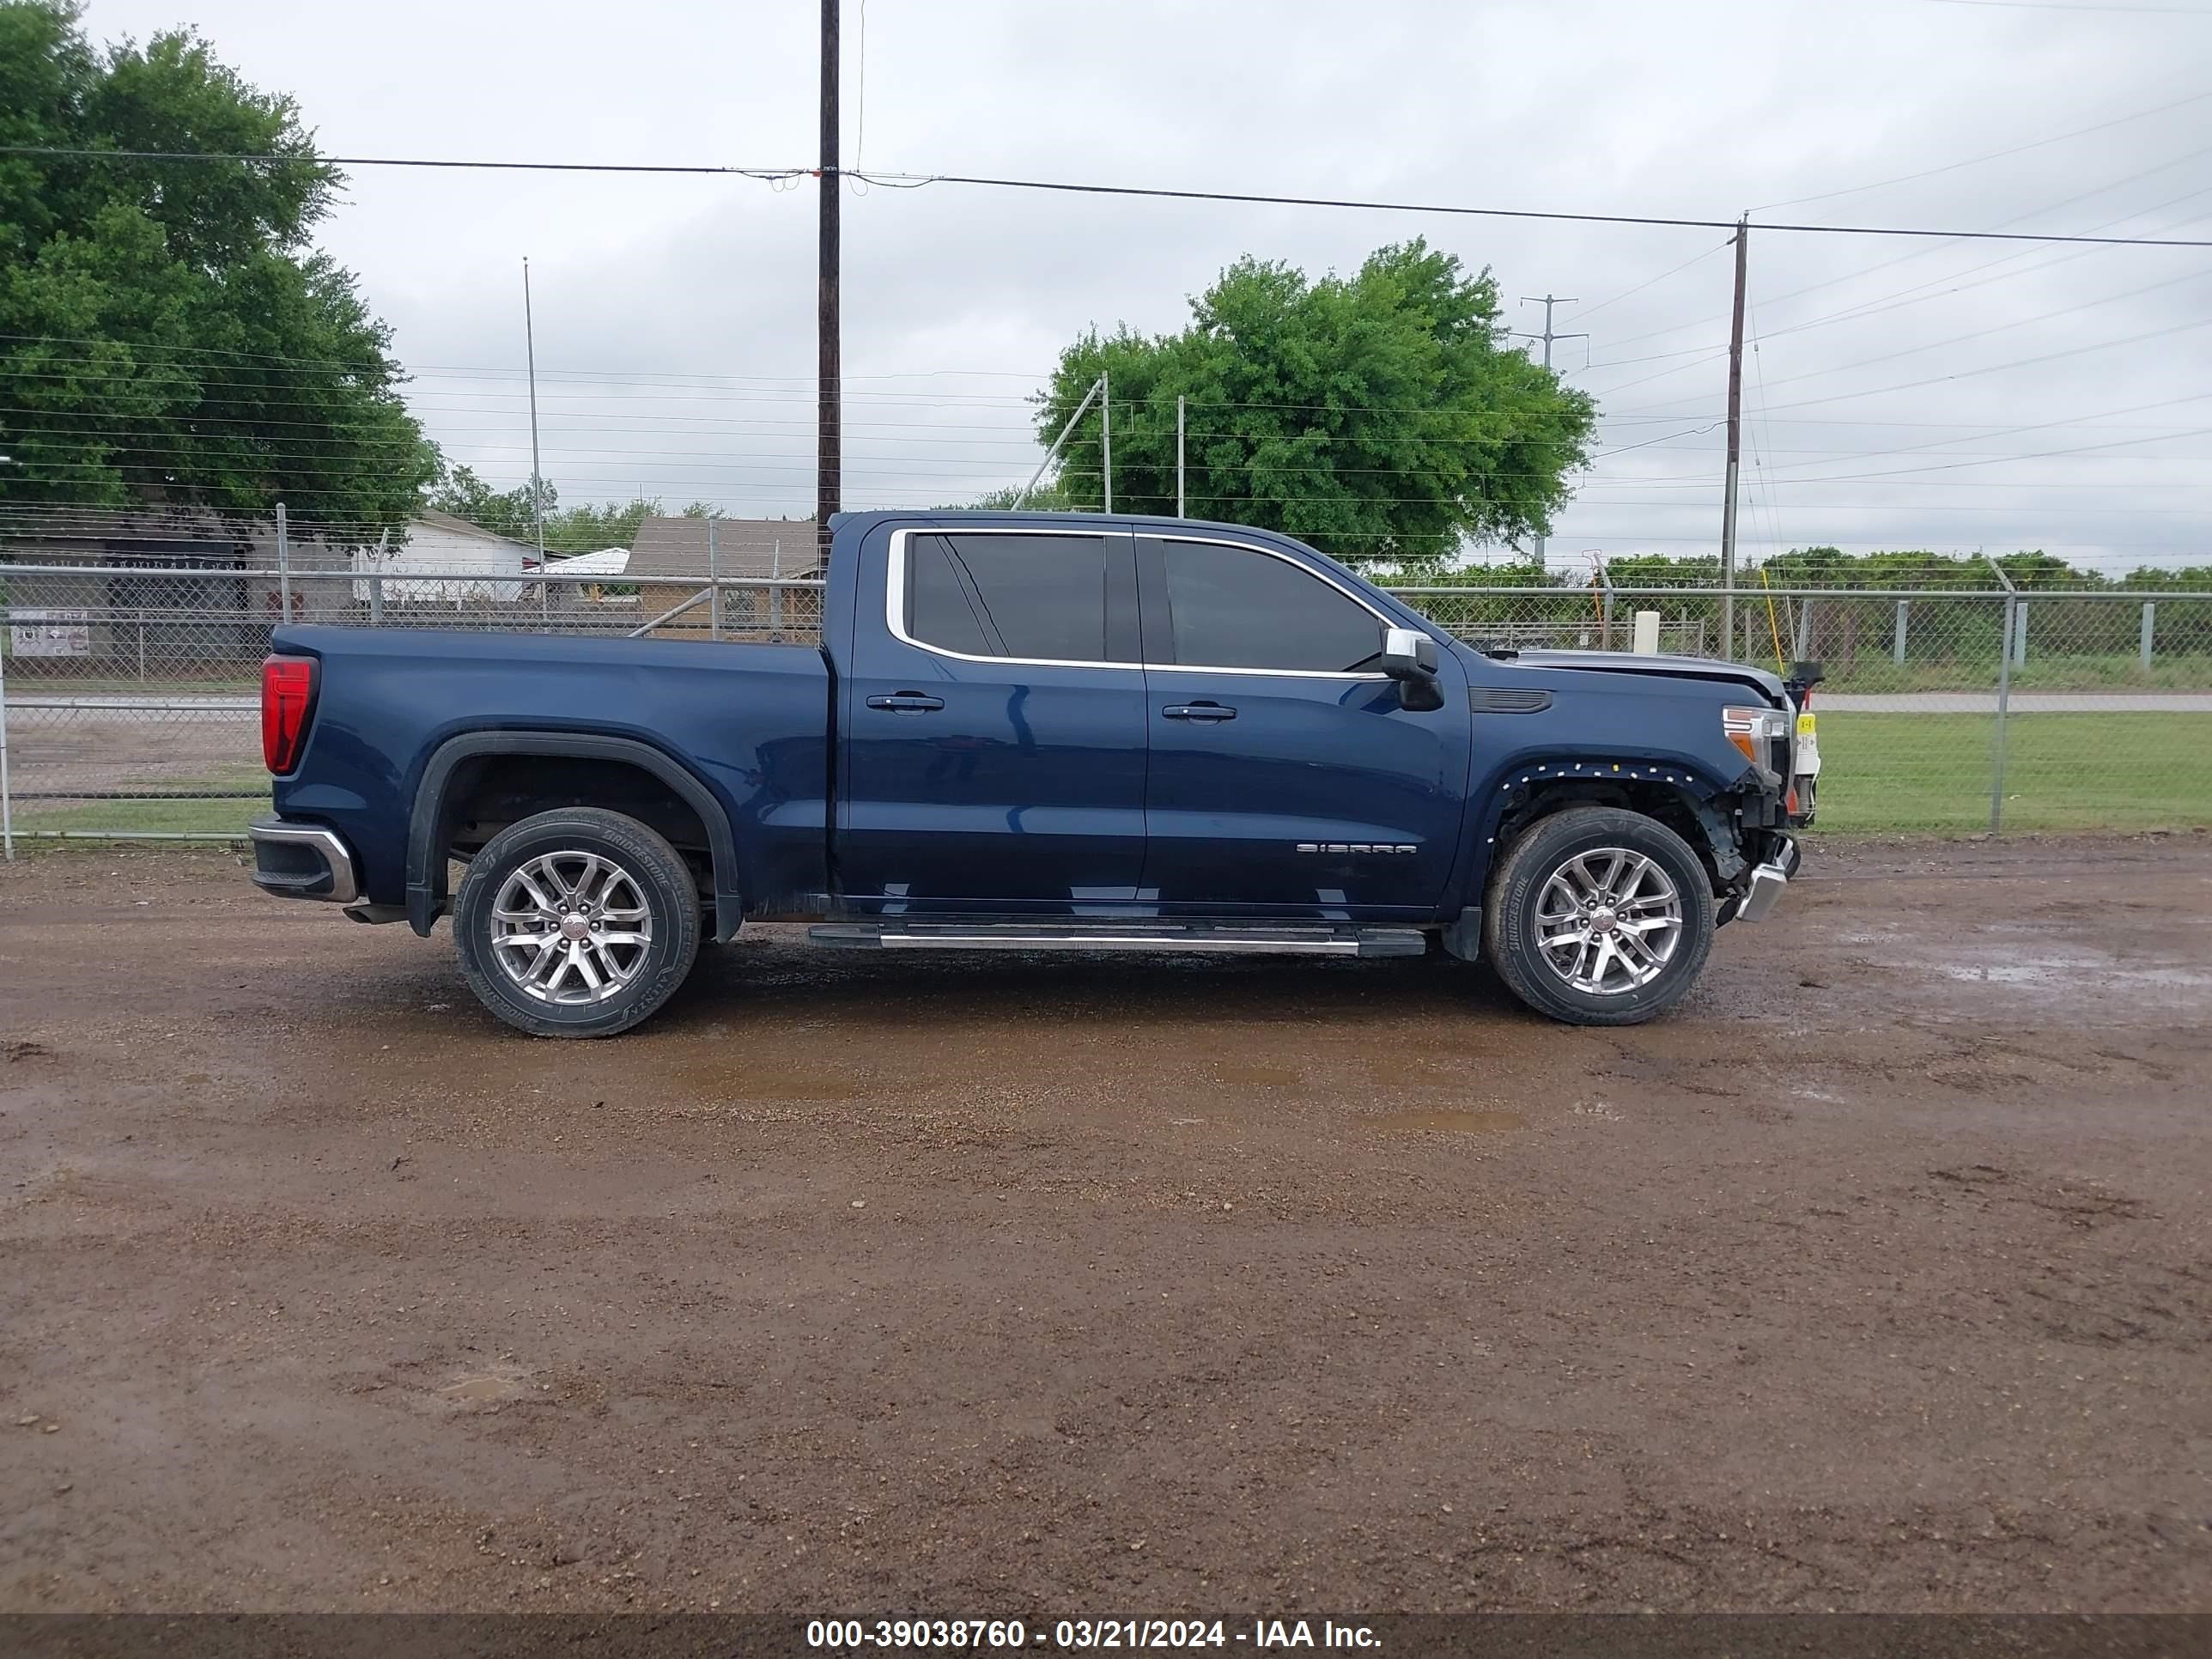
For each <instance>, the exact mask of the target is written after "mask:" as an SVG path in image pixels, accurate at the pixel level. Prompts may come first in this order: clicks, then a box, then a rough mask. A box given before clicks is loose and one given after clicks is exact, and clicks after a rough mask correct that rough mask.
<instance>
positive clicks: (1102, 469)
mask: <svg viewBox="0 0 2212 1659" xmlns="http://www.w3.org/2000/svg"><path fill="white" fill-rule="evenodd" d="M1098 477H1099V487H1100V489H1101V492H1102V493H1103V495H1104V498H1105V502H1106V505H1105V507H1103V511H1105V512H1108V513H1111V512H1112V511H1113V510H1114V386H1113V382H1111V381H1110V380H1108V379H1107V378H1106V371H1105V370H1104V369H1101V370H1099V371H1098Z"/></svg>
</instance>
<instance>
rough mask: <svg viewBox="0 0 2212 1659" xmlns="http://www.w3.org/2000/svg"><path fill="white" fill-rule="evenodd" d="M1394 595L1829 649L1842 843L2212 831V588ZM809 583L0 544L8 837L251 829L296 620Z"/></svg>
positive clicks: (1466, 619)
mask: <svg viewBox="0 0 2212 1659" xmlns="http://www.w3.org/2000/svg"><path fill="white" fill-rule="evenodd" d="M1479 575H1480V573H1468V572H1460V573H1449V574H1444V573H1440V574H1426V573H1424V574H1423V575H1422V576H1421V577H1420V578H1419V580H1410V581H1407V582H1406V583H1405V584H1404V585H1402V586H1395V587H1394V588H1393V591H1394V592H1398V593H1400V594H1401V596H1402V597H1403V598H1404V599H1406V600H1407V603H1409V604H1411V605H1413V606H1414V607H1415V608H1416V609H1418V610H1419V611H1422V612H1423V613H1424V614H1425V615H1427V616H1429V617H1431V618H1433V619H1434V620H1435V621H1436V622H1437V623H1439V624H1440V625H1442V626H1443V628H1445V629H1448V630H1449V631H1450V632H1451V633H1453V634H1455V635H1458V636H1459V637H1461V638H1462V639H1466V640H1468V641H1473V642H1475V643H1478V644H1480V645H1482V646H1484V647H1488V648H1490V649H1492V650H1507V649H1510V650H1520V651H1534V650H1544V649H1568V650H1589V651H1600V652H1604V651H1628V650H1632V649H1635V648H1638V647H1639V646H1640V647H1641V648H1644V649H1655V650H1657V651H1659V652H1662V653H1667V654H1670V655H1681V656H1718V657H1727V658H1731V659H1735V660H1739V661H1743V662H1749V663H1756V664H1759V665H1762V666H1765V667H1769V668H1777V667H1779V666H1781V665H1786V664H1788V663H1790V662H1793V661H1796V660H1800V659H1817V660H1819V661H1820V663H1821V664H1822V665H1823V666H1824V670H1825V672H1826V680H1825V682H1824V684H1822V685H1821V686H1820V690H1819V691H1818V692H1817V694H1816V695H1815V697H1814V711H1815V713H1816V714H1817V717H1818V720H1819V731H1820V750H1821V755H1822V758H1823V770H1822V775H1821V779H1820V792H1819V818H1818V825H1819V828H1820V829H1824V830H1833V831H1841V832H1853V831H1856V832H1893V831H1894V832H1926V831H1936V832H1950V833H1960V832H1981V831H1990V830H2003V831H2023V832H2024V831H2045V830H2048V831H2065V830H2139V829H2172V828H2193V827H2198V826H2203V825H2207V824H2212V593H2207V592H2188V591H2180V592H2155V591H2139V590H2133V589H2130V590H2124V591H2108V592H2066V591H2045V590H2032V589H2027V588H2021V587H2015V586H2012V585H2011V584H2010V583H2008V581H2007V580H2006V579H2005V578H2004V576H2003V574H2002V572H2001V571H1998V570H1996V568H1991V570H1990V580H1989V582H1988V584H1987V586H1986V587H1984V588H1978V589H1962V588H1959V587H1955V586H1950V587H1929V588H1927V589H1924V590H1923V589H1912V588H1903V587H1899V588H1885V589H1880V590H1875V589H1863V588H1862V589H1852V588H1842V587H1838V588H1814V587H1803V586H1799V587H1792V588H1788V589H1779V588H1778V589H1771V590H1769V589H1765V588H1761V587H1758V586H1747V587H1739V588H1738V589H1736V590H1735V591H1734V592H1727V591H1723V590H1721V589H1718V588H1714V587H1710V586H1707V587H1690V586H1643V587H1625V586H1623V587H1616V586H1612V585H1610V584H1609V583H1608V582H1607V580H1605V578H1604V575H1603V573H1602V572H1601V573H1598V574H1595V575H1594V576H1593V577H1591V578H1590V579H1589V580H1588V581H1587V582H1586V583H1577V584H1575V585H1560V586H1483V585H1478V579H1479ZM822 587H823V583H822V581H821V580H819V579H817V578H815V577H812V576H802V577H782V578H762V577H756V576H751V575H745V576H736V577H732V576H720V575H717V576H713V577H707V578H684V577H670V576H666V575H661V576H656V577H654V578H653V579H652V580H637V581H626V580H621V579H614V580H610V579H609V578H607V577H606V576H605V575H600V574H573V573H570V574H564V573H563V572H562V569H561V568H560V566H559V564H558V563H557V562H556V563H554V564H553V565H552V567H551V568H550V569H549V570H546V571H543V572H541V571H538V570H536V569H534V568H522V569H515V568H501V569H496V570H487V569H482V568H477V569H461V568H448V569H416V568H408V569H406V570H405V571H404V574H392V571H391V569H390V568H389V567H388V566H387V565H381V564H380V563H379V562H377V561H376V560H375V559H374V557H371V556H367V553H366V550H363V549H361V548H358V547H356V548H353V549H350V550H349V549H347V548H346V547H344V546H343V545H341V544H334V543H333V542H331V541H330V540H328V539H325V538H317V537H314V536H312V535H308V536H293V535H288V534H284V533H282V532H280V533H279V535H278V536H277V537H276V538H274V539H273V540H272V541H271V543H270V545H268V546H266V547H265V548H264V547H263V546H262V545H260V544H258V543H255V542H253V541H252V540H251V539H250V538H249V539H247V540H246V541H244V542H241V543H240V544H235V545H232V546H229V547H228V548H227V549H226V550H222V551H220V552H218V553H210V551H209V550H208V545H207V544H206V543H205V542H204V540H203V541H191V542H187V541H185V540H182V539H179V540H173V541H172V542H170V543H168V544H153V543H151V542H150V541H142V542H139V543H134V544H129V545H127V546H125V548H123V549H121V550H118V548H117V546H116V545H115V544H114V539H113V538H112V537H110V538H104V539H99V540H96V541H94V542H92V543H89V544H77V543H70V544H56V543H55V542H54V540H53V539H52V538H46V539H45V540H43V541H40V542H38V543H33V544H27V543H25V542H23V541H21V539H17V540H14V541H8V542H4V543H0V828H4V829H5V831H6V832H7V834H8V835H9V836H10V838H11V840H13V839H29V840H38V839H42V838H52V837H70V836H82V837H184V836H195V837H197V836H207V837H220V836H233V835H236V834H237V833H238V832H239V831H240V829H241V828H242V826H243V825H244V823H246V819H247V818H248V817H251V816H252V814H253V813H254V812H256V811H260V810H263V807H262V803H264V802H265V801H266V800H267V799H268V787H267V781H266V779H265V777H264V775H263V773H262V770H261V767H260V760H259V742H258V710H259V702H258V692H259V684H258V678H259V668H260V662H261V659H262V657H263V656H264V653H266V652H267V650H268V647H269V639H270V630H271V629H273V628H274V627H275V626H276V625H277V624H278V623H280V622H281V621H282V620H283V619H284V618H286V617H289V618H291V619H292V620H293V621H295V622H313V623H342V624H346V625H351V626H357V627H367V628H439V629H461V630H477V631H496V632H508V633H513V632H520V633H557V634H565V635H599V636H603V637H607V638H624V637H637V636H644V635H651V636H655V637H665V638H677V639H690V640H698V641H730V642H732V643H733V644H736V643H744V642H748V641H791V642H798V643H812V642H815V641H817V640H818V639H819V637H820V633H819V625H820V617H821V603H822Z"/></svg>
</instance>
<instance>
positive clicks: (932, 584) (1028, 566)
mask: <svg viewBox="0 0 2212 1659" xmlns="http://www.w3.org/2000/svg"><path fill="white" fill-rule="evenodd" d="M906 631H907V633H908V635H910V636H911V637H912V638H914V639H916V640H919V641H921V642H922V643H923V644H925V645H934V646H937V647H940V648H942V649H944V650H946V651H958V652H962V653H965V654H967V655H969V656H971V657H1030V658H1043V659H1048V660H1052V661H1058V662H1103V661H1104V660H1105V658H1106V538H1104V537H1103V536H987V535H975V534H966V535H963V534H958V533H955V534H951V535H927V536H914V537H910V538H908V542H907V580H906Z"/></svg>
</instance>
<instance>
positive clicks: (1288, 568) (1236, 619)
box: [1160, 541, 1383, 674]
mask: <svg viewBox="0 0 2212 1659" xmlns="http://www.w3.org/2000/svg"><path fill="white" fill-rule="evenodd" d="M1160 557H1161V564H1162V566H1163V568H1164V569H1165V571H1166V574H1167V589H1168V593H1167V597H1168V611H1169V618H1170V623H1171V625H1172V628H1173V631H1174V635H1175V659H1176V662H1178V663H1183V664H1188V665H1193V666H1197V667H1206V668H1280V669H1288V670H1292V671H1303V672H1305V673H1312V674H1341V673H1346V672H1349V671H1353V670H1365V669H1370V668H1371V667H1372V666H1373V665H1374V659H1375V654H1376V652H1378V651H1380V650H1381V649H1382V648H1383V624H1382V623H1379V622H1377V621H1376V619H1375V617H1374V614H1373V613H1372V612H1371V611H1369V610H1368V609H1367V608H1366V607H1365V606H1364V605H1360V604H1358V603H1357V602H1356V601H1354V600H1353V599H1351V598H1350V597H1349V596H1347V595H1346V593H1344V592H1342V591H1341V590H1340V589H1338V588H1335V587H1332V586H1330V585H1329V584H1328V583H1327V582H1325V581H1323V580H1321V578H1320V577H1318V576H1316V575H1314V574H1312V573H1311V572H1310V571H1307V570H1304V569H1302V568H1299V567H1298V566H1297V565H1295V564H1292V563H1291V562H1289V561H1288V560H1285V559H1277V558H1272V557H1270V556H1268V555H1267V554H1265V553H1255V552H1254V551H1253V550H1250V549H1249V548H1243V547H1223V546H1219V545H1218V544H1213V543H1210V542H1174V541H1163V542H1162V543H1161V544H1160Z"/></svg>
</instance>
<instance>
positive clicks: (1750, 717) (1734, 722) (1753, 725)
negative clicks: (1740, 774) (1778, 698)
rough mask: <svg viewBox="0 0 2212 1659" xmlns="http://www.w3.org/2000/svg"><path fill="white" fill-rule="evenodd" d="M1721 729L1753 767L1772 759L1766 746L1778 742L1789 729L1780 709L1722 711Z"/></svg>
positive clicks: (1771, 753) (1786, 716) (1730, 709)
mask: <svg viewBox="0 0 2212 1659" xmlns="http://www.w3.org/2000/svg"><path fill="white" fill-rule="evenodd" d="M1721 729H1722V730H1723V732H1727V733H1728V740H1729V742H1730V743H1732V744H1735V746H1736V747H1737V748H1738V749H1741V750H1743V757H1744V758H1745V759H1746V760H1747V761H1749V762H1750V763H1752V764H1753V766H1765V765H1767V764H1769V763H1770V762H1771V759H1772V757H1773V753H1774V751H1773V750H1771V749H1770V748H1769V747H1767V745H1768V744H1772V743H1777V742H1779V741H1780V740H1781V739H1782V738H1783V737H1784V736H1785V735H1786V734H1787V733H1788V732H1789V730H1790V717H1789V716H1788V715H1787V714H1784V713H1783V712H1782V711H1781V710H1780V709H1779V708H1723V709H1722V710H1721Z"/></svg>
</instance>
